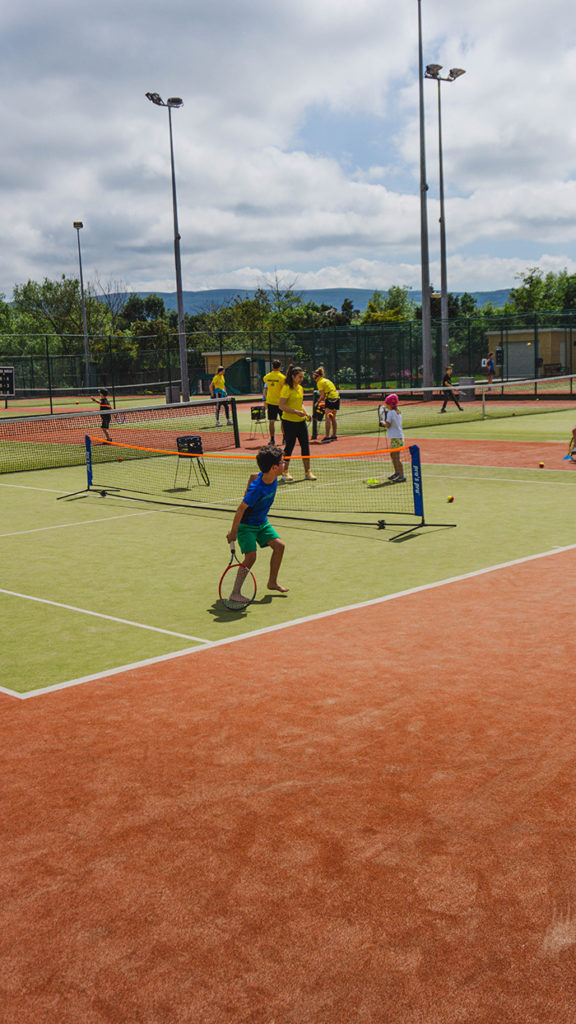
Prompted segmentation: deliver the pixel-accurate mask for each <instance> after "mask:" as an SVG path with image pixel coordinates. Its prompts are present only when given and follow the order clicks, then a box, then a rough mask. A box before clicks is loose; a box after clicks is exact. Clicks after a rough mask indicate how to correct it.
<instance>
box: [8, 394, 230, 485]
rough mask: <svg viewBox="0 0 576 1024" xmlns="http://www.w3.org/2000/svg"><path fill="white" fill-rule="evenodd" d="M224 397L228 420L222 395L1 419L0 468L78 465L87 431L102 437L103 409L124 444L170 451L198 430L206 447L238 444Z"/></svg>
mask: <svg viewBox="0 0 576 1024" xmlns="http://www.w3.org/2000/svg"><path fill="white" fill-rule="evenodd" d="M226 401H227V403H228V406H227V411H228V413H229V422H227V419H226V413H225V412H224V410H223V409H222V408H221V407H222V405H223V403H222V400H220V402H218V401H217V400H216V399H203V400H202V401H194V402H184V403H179V404H178V405H157V406H147V407H142V408H135V409H110V410H99V409H98V408H97V407H96V406H94V410H93V411H92V410H85V411H83V412H78V413H63V414H59V415H56V416H29V417H16V418H10V419H0V473H16V472H19V471H20V470H31V469H51V468H55V467H59V466H79V465H82V464H83V463H84V462H85V459H86V446H85V440H84V439H85V437H86V434H91V435H92V436H94V437H96V435H98V436H99V438H100V439H101V440H102V441H104V440H105V433H104V431H103V430H102V426H101V416H102V413H104V414H107V415H109V416H110V421H109V428H108V429H109V433H110V435H111V437H112V438H114V440H115V441H118V442H120V443H123V444H127V445H141V446H143V447H148V448H163V449H166V450H167V451H172V452H173V453H174V452H176V451H177V442H176V439H177V438H178V437H180V436H181V435H183V434H192V433H194V434H196V433H198V434H200V435H201V437H202V446H203V450H204V451H206V452H210V451H222V450H225V449H227V448H233V447H239V445H240V436H239V433H238V418H237V413H236V402H235V400H234V399H233V398H228V399H226ZM217 418H218V421H219V425H218V426H217Z"/></svg>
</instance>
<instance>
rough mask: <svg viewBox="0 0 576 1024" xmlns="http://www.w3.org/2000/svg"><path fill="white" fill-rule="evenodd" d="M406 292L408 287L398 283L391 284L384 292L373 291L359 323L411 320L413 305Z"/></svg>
mask: <svg viewBox="0 0 576 1024" xmlns="http://www.w3.org/2000/svg"><path fill="white" fill-rule="evenodd" d="M408 293H409V289H408V288H407V287H404V286H400V285H393V286H392V288H389V289H388V292H387V293H386V294H385V293H384V292H381V291H375V292H374V294H373V295H372V297H371V299H370V300H369V302H368V305H367V306H366V310H365V312H364V316H363V317H362V319H361V323H363V324H374V323H383V322H385V321H387V320H412V319H413V318H414V311H415V307H414V303H413V302H412V300H411V298H410V296H409V294H408Z"/></svg>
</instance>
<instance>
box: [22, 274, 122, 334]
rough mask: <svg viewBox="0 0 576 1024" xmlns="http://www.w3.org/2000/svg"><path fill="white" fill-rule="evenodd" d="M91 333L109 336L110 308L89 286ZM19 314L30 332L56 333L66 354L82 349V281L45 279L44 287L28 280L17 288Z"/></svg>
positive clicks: (88, 322)
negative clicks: (79, 341)
mask: <svg viewBox="0 0 576 1024" xmlns="http://www.w3.org/2000/svg"><path fill="white" fill-rule="evenodd" d="M84 299H85V306H86V323H87V327H88V334H89V335H95V334H107V333H108V330H109V327H110V318H109V314H108V311H107V309H106V306H105V304H104V303H102V302H100V301H99V300H98V299H97V298H96V296H95V295H93V294H92V291H91V290H90V288H89V287H88V288H87V289H85V293H84ZM13 306H14V311H15V313H16V314H17V315H18V316H19V317H22V318H23V322H25V323H26V325H27V328H28V331H29V333H36V334H42V335H44V334H56V335H57V336H58V337H59V339H60V347H61V350H62V352H75V351H77V350H78V341H77V339H78V337H82V335H83V319H82V297H81V291H80V282H79V281H78V280H76V279H75V278H71V277H66V275H65V274H63V275H62V277H61V279H60V280H58V281H50V280H48V278H44V281H43V282H42V284H37V282H36V281H27V282H26V284H22V285H16V287H15V288H14V300H13Z"/></svg>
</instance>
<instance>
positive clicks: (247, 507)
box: [227, 444, 288, 600]
mask: <svg viewBox="0 0 576 1024" xmlns="http://www.w3.org/2000/svg"><path fill="white" fill-rule="evenodd" d="M256 461H257V463H258V469H259V470H260V472H259V473H254V474H253V475H252V476H251V477H250V479H249V481H248V489H247V491H246V494H245V495H244V498H243V500H242V501H241V502H240V504H239V505H238V508H237V509H236V514H235V516H234V522H233V523H232V529H231V530H230V531H229V533H228V534H227V540H228V543H229V544H232V542H233V541H235V540H236V537H238V543H239V545H240V548H241V550H242V554H243V555H244V565H245V566H246V568H247V569H251V568H252V566H253V565H254V562H255V561H256V554H257V549H258V547H261V548H265V547H269V548H271V549H272V557H271V558H270V575H269V577H268V590H279V591H280V593H281V594H286V593H288V587H282V586H281V585H280V584H279V583H278V571H279V569H280V563H281V562H282V558H283V556H284V548H285V546H286V545H285V544H284V541H283V540H281V539H280V537H279V536H278V534H277V533H276V530H275V529H274V527H273V526H271V525H270V523H269V522H268V512H269V511H270V508H271V506H272V504H273V502H274V498H275V497H276V489H277V487H278V477H279V476H281V475H282V470H283V468H284V458H283V455H282V449H281V448H278V447H276V445H272V444H269V445H265V447H264V448H261V449H260V451H259V452H258V454H257V456H256ZM245 575H246V574H245V573H242V567H240V569H239V570H238V577H237V584H236V586H237V587H238V593H237V594H235V593H234V592H233V593H232V595H231V597H236V598H237V599H238V600H243V598H242V595H241V594H240V587H241V585H242V582H243V580H244V577H245Z"/></svg>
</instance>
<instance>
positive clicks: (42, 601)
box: [0, 587, 209, 644]
mask: <svg viewBox="0 0 576 1024" xmlns="http://www.w3.org/2000/svg"><path fill="white" fill-rule="evenodd" d="M0 594H7V595H8V597H20V598H22V599H23V600H24V601H36V602H37V603H38V604H49V605H52V607H53V608H65V609H66V611H69V612H78V613H79V614H80V615H92V616H93V617H94V618H96V619H106V620H107V621H108V622H119V623H120V624H121V625H123V626H135V627H136V629H147V630H149V631H150V632H152V633H166V634H167V635H168V636H180V637H182V638H183V639H184V640H196V641H197V642H198V643H200V644H207V643H209V641H208V640H204V638H203V637H200V636H191V635H190V634H189V633H175V632H174V630H173V629H161V628H160V627H159V626H147V625H146V624H145V623H143V622H132V620H131V619H119V618H117V617H116V616H115V615H104V614H103V613H102V612H92V611H90V610H89V609H88V608H76V606H75V605H73V604H62V603H61V602H60V601H49V600H48V599H47V598H45V597H33V596H32V595H31V594H19V593H18V591H16V590H4V588H3V587H0Z"/></svg>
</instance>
